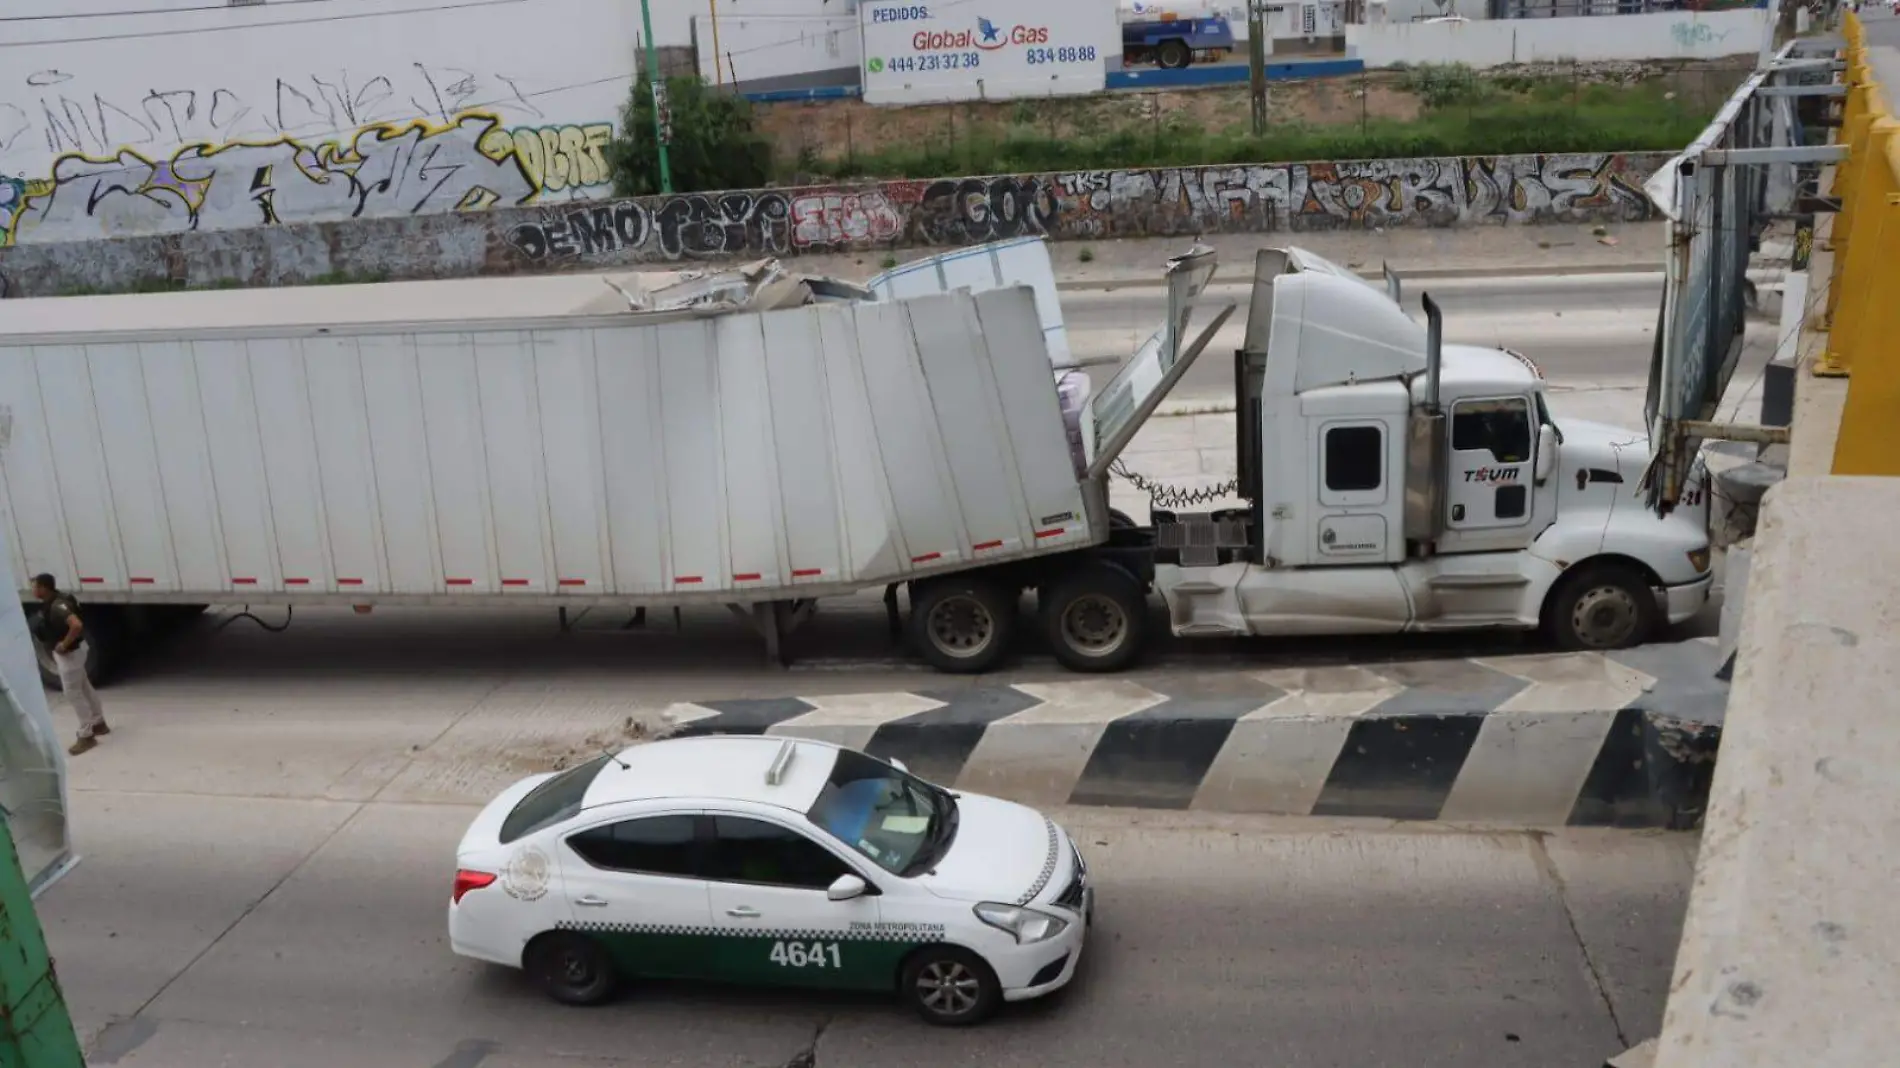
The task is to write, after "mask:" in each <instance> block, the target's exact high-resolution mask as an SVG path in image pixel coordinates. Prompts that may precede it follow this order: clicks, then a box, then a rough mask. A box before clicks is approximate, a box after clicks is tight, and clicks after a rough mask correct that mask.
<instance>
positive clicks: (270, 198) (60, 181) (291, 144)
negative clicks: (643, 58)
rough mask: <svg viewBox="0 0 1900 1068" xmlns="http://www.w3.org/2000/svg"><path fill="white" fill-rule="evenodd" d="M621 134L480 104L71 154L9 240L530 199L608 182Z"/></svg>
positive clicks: (0, 224) (16, 219)
mask: <svg viewBox="0 0 1900 1068" xmlns="http://www.w3.org/2000/svg"><path fill="white" fill-rule="evenodd" d="M612 137H613V127H612V125H611V124H608V123H596V124H590V125H586V126H558V127H537V128H527V129H518V130H509V129H505V128H503V127H502V125H501V120H500V118H499V117H497V116H496V115H494V114H491V113H487V112H468V113H465V114H462V115H458V116H456V117H455V118H454V119H453V120H452V121H450V122H447V123H434V122H430V121H427V120H420V119H418V120H412V121H408V122H401V123H379V124H376V125H372V126H366V127H363V128H361V129H359V130H357V131H356V132H355V133H354V134H353V135H352V136H350V137H349V138H348V139H344V140H329V141H303V140H299V139H296V138H293V137H282V138H276V139H273V140H267V141H258V142H246V141H239V142H231V143H226V144H221V145H208V144H192V145H186V146H184V147H181V148H179V149H178V150H176V151H175V152H173V153H172V154H171V155H169V156H167V157H164V158H161V159H151V158H148V157H146V156H144V155H141V154H140V153H138V152H135V151H132V150H131V149H120V150H119V151H118V152H117V153H116V154H115V155H112V156H89V155H85V154H82V153H69V154H67V155H65V156H62V157H60V158H59V159H58V160H57V161H55V163H54V164H53V169H52V176H51V178H50V179H49V180H47V181H46V182H45V183H43V184H44V188H43V189H34V188H25V189H24V195H23V196H20V197H18V198H17V202H16V203H15V205H14V207H13V209H12V211H11V212H8V211H7V210H5V209H4V208H3V207H0V244H5V243H12V244H30V243H37V242H52V241H74V240H86V239H97V238H105V237H131V236H138V235H142V234H165V233H176V232H179V231H190V230H229V229H237V228H241V227H247V226H269V225H276V224H284V223H303V222H327V221H331V220H337V219H358V218H377V217H383V216H392V215H419V214H425V213H430V212H440V211H468V210H474V209H482V208H492V207H505V206H513V205H521V204H528V203H531V202H533V201H534V200H535V199H536V198H537V197H539V196H541V195H542V194H543V193H555V192H562V191H568V190H577V189H585V188H588V187H599V186H604V184H605V183H606V182H607V181H608V180H609V177H610V176H609V173H608V166H607V161H606V156H605V153H604V149H605V146H606V144H607V142H608V141H609V140H611V139H612ZM36 184H37V183H36ZM9 218H10V219H11V223H10V224H7V223H5V222H4V220H7V219H9Z"/></svg>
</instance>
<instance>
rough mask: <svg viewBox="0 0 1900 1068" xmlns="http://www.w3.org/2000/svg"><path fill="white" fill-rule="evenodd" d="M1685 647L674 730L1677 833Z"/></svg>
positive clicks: (1691, 799)
mask: <svg viewBox="0 0 1900 1068" xmlns="http://www.w3.org/2000/svg"><path fill="white" fill-rule="evenodd" d="M1715 661H1716V649H1715V646H1714V644H1713V643H1712V642H1710V641H1707V640H1702V639H1698V640H1694V641H1689V642H1683V643H1680V644H1673V645H1659V646H1651V647H1647V648H1643V649H1636V650H1630V651H1628V652H1625V653H1616V654H1612V655H1610V656H1603V655H1599V654H1594V653H1566V654H1549V655H1528V656H1506V657H1493V658H1483V659H1464V660H1425V661H1413V662H1399V663H1389V664H1375V665H1369V666H1329V667H1315V668H1287V669H1276V670H1268V671H1259V672H1246V673H1239V672H1236V673H1226V674H1219V675H1209V674H1197V675H1194V676H1191V677H1186V678H1169V677H1161V678H1144V679H1143V680H1142V681H1141V682H1139V683H1137V682H1134V681H1130V680H1127V679H1099V680H1096V679H1091V680H1086V681H1075V682H1054V683H1039V684H1021V685H1016V686H979V687H975V688H964V689H956V690H919V691H906V692H899V693H881V694H850V695H843V696H832V697H785V698H768V699H746V700H736V701H716V700H715V701H699V702H694V703H690V704H680V705H675V706H673V707H672V708H670V709H668V711H667V714H666V718H667V720H668V721H669V722H670V723H671V724H672V725H673V729H674V732H675V733H678V734H687V735H691V734H760V733H764V734H776V735H794V736H800V737H811V738H820V739H824V740H827V741H833V742H837V743H839V744H842V745H849V746H853V747H856V748H861V749H865V750H866V751H868V752H871V753H874V754H877V755H879V756H886V757H894V758H897V759H899V760H902V761H903V762H904V763H905V764H906V765H908V766H909V767H910V769H911V770H912V771H914V772H916V773H917V774H919V775H921V776H923V777H925V778H927V779H930V780H932V781H934V782H938V783H942V784H944V785H946V786H955V787H958V788H961V789H965V790H971V791H976V792H980V793H987V794H994V795H997V796H1001V797H1007V798H1010V799H1012V800H1017V801H1022V802H1024V803H1027V804H1035V805H1061V804H1085V805H1087V804H1095V805H1128V806H1136V807H1147V808H1173V809H1186V808H1195V809H1202V810H1210V811H1221V812H1257V813H1282V814H1292V815H1324V816H1359V817H1374V818H1384V819H1397V820H1445V821H1456V822H1480V823H1505V824H1511V825H1515V826H1562V825H1573V826H1574V825H1595V826H1608V825H1613V826H1622V827H1668V828H1685V827H1692V826H1694V825H1695V823H1696V822H1697V821H1698V820H1699V819H1700V817H1701V813H1702V808H1703V802H1704V798H1705V797H1706V795H1707V792H1708V783H1709V776H1710V773H1711V772H1712V770H1713V767H1714V757H1715V746H1716V743H1717V741H1718V740H1719V738H1720V733H1721V726H1720V715H1721V705H1722V703H1723V694H1722V687H1720V686H1719V684H1716V683H1714V682H1713V681H1712V674H1713V671H1714V668H1715Z"/></svg>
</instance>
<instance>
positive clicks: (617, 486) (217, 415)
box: [0, 268, 1108, 674]
mask: <svg viewBox="0 0 1900 1068" xmlns="http://www.w3.org/2000/svg"><path fill="white" fill-rule="evenodd" d="M766 270H769V268H768V269H766ZM721 278H723V279H724V280H725V281H726V282H728V283H731V284H732V288H734V289H736V290H738V291H741V294H742V296H743V297H746V298H747V299H748V300H749V303H747V304H744V305H742V306H744V307H757V306H760V304H761V303H762V302H763V303H768V304H769V303H771V301H769V300H763V298H762V297H761V296H760V294H775V295H776V296H775V297H774V299H777V300H778V302H779V303H784V297H785V294H786V292H787V287H788V286H789V287H791V288H792V290H795V291H796V292H795V293H794V297H793V302H794V303H798V302H799V301H800V300H802V299H805V298H806V297H809V295H810V293H811V290H812V289H813V288H814V287H815V288H816V289H817V290H818V291H819V292H818V295H819V296H821V297H822V296H824V295H827V294H828V295H831V296H834V297H839V298H842V299H832V300H824V301H821V302H819V303H805V304H804V305H803V306H796V307H789V308H782V309H780V310H767V311H744V310H740V311H735V310H734V304H733V303H732V302H731V301H726V302H720V301H717V300H711V301H709V300H707V299H706V295H707V293H708V292H709V291H712V290H716V289H718V285H717V284H716V283H718V282H719V280H720V279H721ZM602 281H603V280H602V279H601V278H598V277H588V276H564V277H557V278H539V279H508V280H499V281H496V280H481V281H464V282H431V283H400V284H386V285H365V286H337V287H312V288H304V289H283V290H271V291H261V292H249V291H243V292H239V291H227V292H203V293H186V294H177V295H166V296H126V297H95V298H66V299H59V300H40V301H10V302H6V303H5V304H4V305H0V427H4V428H5V429H4V430H3V431H0V522H3V523H5V524H6V526H7V527H8V528H9V533H10V534H11V538H10V541H11V544H12V545H13V547H14V560H13V563H14V570H15V571H16V572H17V573H19V574H21V575H25V576H31V575H34V574H37V573H40V572H50V573H52V574H53V575H54V576H55V577H56V578H57V579H58V580H59V581H60V582H61V583H62V585H63V586H65V587H66V588H68V589H70V590H72V591H73V592H74V593H76V594H77V595H78V596H79V597H80V598H81V600H82V602H83V604H84V605H85V606H86V611H85V613H84V614H85V618H86V619H87V621H88V624H89V627H90V628H91V631H92V634H93V638H94V652H95V656H99V657H102V658H103V659H102V661H101V662H100V663H99V664H98V668H99V671H100V673H101V674H105V673H106V672H107V670H108V669H109V668H110V667H111V666H112V664H111V659H112V657H113V656H114V655H115V654H117V653H120V652H123V651H124V650H125V649H126V648H127V646H128V645H129V644H130V639H129V636H128V631H129V630H130V626H129V620H127V619H124V618H121V617H122V615H124V614H125V613H123V611H122V610H123V609H146V608H152V607H161V606H183V608H184V610H186V611H190V610H193V609H198V610H201V609H202V607H203V606H205V605H208V604H216V603H242V604H246V605H251V606H258V605H293V606H294V605H352V606H372V607H373V606H378V605H507V606H548V607H557V606H558V607H566V606H582V605H624V606H630V607H634V608H642V607H645V606H649V605H675V606H677V605H690V604H695V603H708V602H710V603H719V604H731V605H734V606H741V607H742V608H743V609H744V610H745V611H746V613H747V614H748V615H749V617H750V618H752V619H754V620H755V621H756V622H757V623H758V624H759V625H760V628H761V630H762V631H763V632H764V633H765V634H766V636H767V639H768V641H771V642H775V641H776V639H777V637H778V635H779V634H780V633H781V631H782V630H783V629H784V628H786V627H788V626H790V625H794V624H795V623H796V621H797V620H798V619H799V618H800V617H801V616H802V612H803V610H804V609H806V608H807V607H808V606H809V605H810V604H811V603H812V601H813V600H814V599H816V598H819V597H824V596H827V595H834V594H841V593H847V592H852V591H857V590H862V589H867V588H878V587H887V588H890V587H893V586H894V584H897V583H917V582H919V581H920V580H924V579H927V578H929V577H930V576H933V575H937V574H941V573H945V572H953V571H957V570H961V569H985V570H986V572H988V573H991V574H995V573H999V572H998V569H999V568H1006V567H1007V565H1009V564H1011V563H1012V562H1016V561H1025V560H1030V559H1034V558H1044V557H1049V556H1056V555H1063V554H1070V553H1073V552H1074V551H1075V550H1078V549H1083V548H1087V547H1089V546H1092V545H1094V544H1096V543H1097V542H1100V541H1103V540H1105V539H1106V536H1107V530H1108V520H1107V514H1108V513H1107V509H1106V505H1105V497H1104V494H1103V492H1102V483H1101V482H1100V480H1097V481H1095V482H1093V483H1091V482H1088V481H1086V480H1085V479H1083V478H1082V477H1080V475H1079V473H1078V472H1077V470H1076V469H1075V466H1074V465H1073V463H1072V460H1071V454H1070V447H1069V441H1068V438H1067V436H1066V435H1065V433H1064V427H1063V420H1062V414H1061V411H1060V410H1059V402H1058V399H1057V391H1056V386H1055V380H1054V377H1053V375H1052V374H1051V372H1050V356H1049V353H1048V350H1047V347H1046V344H1045V341H1044V336H1043V324H1042V323H1041V322H1040V321H1039V318H1038V315H1037V309H1036V305H1035V301H1034V298H1033V294H1032V292H1031V290H1030V289H1029V288H1026V287H1012V288H1007V289H996V290H992V291H989V292H984V293H982V294H978V295H972V294H970V293H968V292H959V293H948V294H942V295H929V296H922V297H918V298H914V299H902V300H889V301H874V300H871V299H869V297H870V294H869V293H868V291H862V290H854V289H852V288H851V287H846V286H831V287H829V288H827V285H826V283H825V281H824V280H799V279H784V278H781V279H779V280H778V281H777V282H770V283H769V284H768V282H767V281H765V280H762V279H761V278H760V277H759V276H758V274H757V272H756V270H755V273H754V275H752V276H751V277H749V278H748V277H747V276H746V275H745V274H744V272H733V273H730V274H727V275H724V276H718V277H716V278H715V279H713V280H712V281H711V282H707V281H703V280H702V281H700V282H697V283H688V284H687V285H686V286H684V287H675V288H674V289H673V290H661V291H660V294H659V295H658V296H657V297H655V298H653V299H651V300H650V301H649V303H653V304H661V305H665V304H667V303H668V302H669V296H671V297H677V294H678V291H679V289H681V288H684V289H686V290H687V291H688V292H687V293H686V296H687V297H688V298H698V299H697V300H693V299H671V300H670V303H671V304H673V305H686V306H683V307H677V306H676V307H673V308H672V309H671V310H663V311H646V312H637V311H632V310H630V309H629V306H628V301H629V300H632V299H639V298H637V297H634V296H632V295H628V296H622V295H621V293H625V292H626V291H627V289H628V286H629V284H630V283H631V282H632V281H634V280H633V279H627V278H622V279H618V280H612V279H609V280H608V281H610V282H612V287H610V286H608V285H603V284H602ZM800 286H804V287H805V288H804V289H802V290H800V289H798V288H797V287H800ZM616 289H618V290H619V291H620V293H617V292H616ZM851 298H856V299H851ZM616 305H617V306H618V310H615V308H616ZM1026 584H1033V583H1026ZM1019 588H1020V587H1019ZM893 599H894V598H893ZM913 599H914V600H915V599H916V595H915V594H914V595H913ZM925 614H926V615H928V613H925ZM998 636H999V637H1000V635H998ZM965 644H966V645H967V644H968V643H967V642H966V643H965ZM976 645H977V646H978V647H979V648H978V649H977V651H978V652H981V651H982V650H983V649H984V648H986V646H984V643H982V642H977V643H976ZM947 651H948V654H949V659H948V660H947V661H946V666H955V664H956V663H957V659H958V657H959V656H962V655H964V653H963V651H962V650H959V649H958V648H956V647H955V645H954V643H953V644H952V646H951V647H949V648H948V650H947Z"/></svg>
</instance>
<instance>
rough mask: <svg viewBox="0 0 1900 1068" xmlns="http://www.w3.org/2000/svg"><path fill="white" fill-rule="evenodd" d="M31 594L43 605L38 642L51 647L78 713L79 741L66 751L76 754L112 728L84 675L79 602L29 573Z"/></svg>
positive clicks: (48, 580)
mask: <svg viewBox="0 0 1900 1068" xmlns="http://www.w3.org/2000/svg"><path fill="white" fill-rule="evenodd" d="M33 596H34V597H36V598H38V599H39V602H40V604H42V605H44V606H45V607H44V608H41V609H40V628H39V638H40V641H41V643H43V644H44V645H45V646H46V647H47V648H48V649H50V650H52V653H53V664H54V666H56V667H57V668H58V669H59V687H60V689H62V690H64V691H65V692H66V700H67V701H69V702H71V704H72V706H73V711H74V712H75V713H77V714H78V716H79V740H78V741H76V742H74V743H73V744H72V748H70V749H68V750H66V751H67V752H68V753H71V754H72V755H74V756H78V755H79V754H81V753H83V752H85V751H86V750H88V749H91V748H92V747H93V746H96V745H98V744H99V738H100V736H102V735H106V734H111V733H112V728H111V727H108V726H106V710H105V709H104V708H103V707H101V706H100V704H99V694H98V693H97V692H95V691H94V690H93V688H92V680H91V679H90V678H88V677H87V676H86V654H87V652H88V651H89V650H88V649H87V647H86V624H85V622H84V621H83V620H81V619H80V618H79V602H78V601H76V600H74V599H73V596H72V594H69V593H61V592H59V585H58V584H57V583H55V582H54V581H53V576H51V575H46V574H40V575H35V576H33Z"/></svg>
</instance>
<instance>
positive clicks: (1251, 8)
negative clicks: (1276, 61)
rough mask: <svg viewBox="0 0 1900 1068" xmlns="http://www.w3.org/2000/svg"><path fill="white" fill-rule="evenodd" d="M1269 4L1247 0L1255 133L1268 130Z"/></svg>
mask: <svg viewBox="0 0 1900 1068" xmlns="http://www.w3.org/2000/svg"><path fill="white" fill-rule="evenodd" d="M1266 10H1267V4H1266V0H1247V66H1248V68H1249V70H1248V72H1247V89H1248V96H1249V98H1250V99H1251V101H1252V103H1253V135H1254V136H1255V137H1262V136H1264V135H1265V134H1266V132H1267V20H1266Z"/></svg>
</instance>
